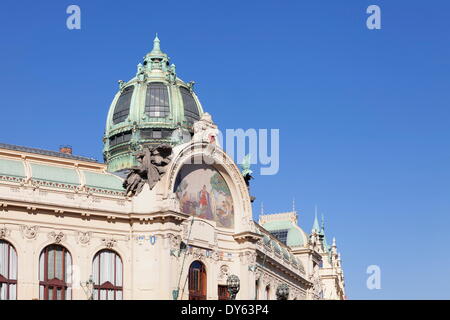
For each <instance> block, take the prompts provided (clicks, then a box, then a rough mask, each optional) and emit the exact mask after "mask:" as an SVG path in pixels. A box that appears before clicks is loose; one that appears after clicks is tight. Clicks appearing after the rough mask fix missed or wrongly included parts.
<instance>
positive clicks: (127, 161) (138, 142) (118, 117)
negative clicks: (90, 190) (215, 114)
mask: <svg viewBox="0 0 450 320" xmlns="http://www.w3.org/2000/svg"><path fill="white" fill-rule="evenodd" d="M193 85H194V83H193V82H189V83H186V82H184V81H182V80H181V79H180V78H178V77H177V75H176V70H175V65H174V64H172V65H171V64H170V63H169V57H168V56H167V55H166V54H165V53H164V52H162V51H161V48H160V40H159V38H158V36H156V38H155V40H154V41H153V50H152V51H151V52H150V53H148V54H147V55H146V56H145V57H144V61H143V62H142V63H139V64H138V66H137V73H136V76H135V77H134V78H132V79H131V80H130V81H128V82H124V81H119V92H117V94H116V95H115V97H114V99H113V101H112V103H111V106H110V109H109V112H108V117H107V120H106V129H105V136H104V138H103V142H104V148H103V155H104V159H105V162H106V163H107V164H108V171H112V172H114V171H120V170H124V169H129V168H131V167H132V166H135V165H137V163H136V160H135V158H134V153H135V152H136V151H138V150H139V149H141V148H142V147H144V146H156V145H159V144H161V143H168V144H172V145H175V144H177V143H180V142H187V141H189V140H190V138H191V136H192V134H193V129H192V125H193V124H194V122H196V121H197V120H199V119H200V117H201V115H202V114H203V108H202V106H201V104H200V101H199V100H198V98H197V96H196V94H195V93H194V91H193ZM175 131H176V132H177V134H176V136H177V137H175V135H174V132H175ZM180 133H181V136H182V137H183V138H182V139H181V141H180V140H179V139H178V137H179V136H180Z"/></svg>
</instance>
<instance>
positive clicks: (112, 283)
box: [92, 250, 123, 300]
mask: <svg viewBox="0 0 450 320" xmlns="http://www.w3.org/2000/svg"><path fill="white" fill-rule="evenodd" d="M122 270H123V265H122V259H121V258H120V257H119V255H118V254H117V253H116V252H115V251H112V250H102V251H100V252H97V254H96V255H95V257H94V261H93V262H92V274H93V277H94V300H122V297H123V294H122V293H123V282H122V278H123V272H122Z"/></svg>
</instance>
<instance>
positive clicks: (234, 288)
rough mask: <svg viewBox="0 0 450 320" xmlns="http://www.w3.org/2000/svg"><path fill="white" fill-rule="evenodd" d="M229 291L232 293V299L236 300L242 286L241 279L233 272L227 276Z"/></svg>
mask: <svg viewBox="0 0 450 320" xmlns="http://www.w3.org/2000/svg"><path fill="white" fill-rule="evenodd" d="M227 287H228V293H229V294H230V300H236V295H237V294H238V292H239V289H240V288H241V280H239V277H238V276H237V275H234V274H231V275H229V276H228V278H227Z"/></svg>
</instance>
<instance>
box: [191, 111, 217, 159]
mask: <svg viewBox="0 0 450 320" xmlns="http://www.w3.org/2000/svg"><path fill="white" fill-rule="evenodd" d="M193 128H194V136H193V137H192V141H194V142H207V143H208V147H207V154H209V155H210V156H212V155H213V154H214V152H215V151H216V146H217V135H218V133H219V130H218V129H217V125H216V124H214V122H213V120H212V117H211V115H210V114H209V113H208V112H205V113H203V114H202V116H201V117H200V120H198V121H197V122H195V123H194V125H193Z"/></svg>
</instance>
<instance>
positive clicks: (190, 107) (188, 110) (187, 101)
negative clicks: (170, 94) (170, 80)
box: [180, 87, 200, 124]
mask: <svg viewBox="0 0 450 320" xmlns="http://www.w3.org/2000/svg"><path fill="white" fill-rule="evenodd" d="M180 92H181V96H182V97H183V105H184V117H185V118H186V121H187V122H188V123H189V124H193V123H194V122H195V121H197V120H199V119H200V115H199V112H198V107H197V103H196V102H195V99H194V97H193V96H192V93H191V92H190V91H189V89H187V88H185V87H180Z"/></svg>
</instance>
